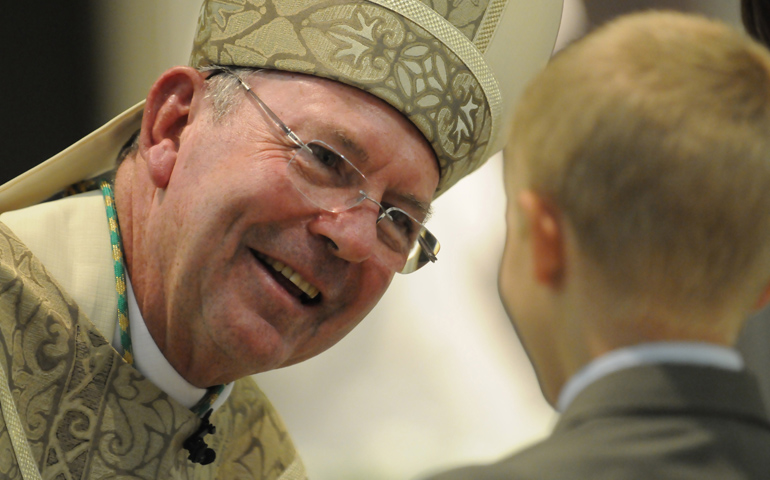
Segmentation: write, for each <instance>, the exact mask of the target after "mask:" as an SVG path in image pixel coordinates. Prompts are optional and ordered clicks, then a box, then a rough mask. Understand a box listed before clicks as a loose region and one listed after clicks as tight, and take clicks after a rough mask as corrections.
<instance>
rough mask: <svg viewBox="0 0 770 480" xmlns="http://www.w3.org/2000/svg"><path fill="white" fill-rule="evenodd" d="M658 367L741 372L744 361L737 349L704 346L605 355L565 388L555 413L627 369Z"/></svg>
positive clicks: (639, 348) (644, 347) (649, 347)
mask: <svg viewBox="0 0 770 480" xmlns="http://www.w3.org/2000/svg"><path fill="white" fill-rule="evenodd" d="M659 363H669V364H671V363H673V364H680V365H699V366H704V367H714V368H723V369H726V370H734V371H739V370H742V369H743V366H744V364H743V358H742V357H741V355H740V354H739V353H738V352H737V351H736V350H734V349H731V348H727V347H722V346H719V345H714V344H711V343H702V342H655V343H643V344H641V345H634V346H631V347H625V348H621V349H618V350H613V351H611V352H609V353H606V354H604V355H602V356H600V357H598V358H596V359H594V360H593V361H592V362H591V363H589V364H588V365H586V366H585V367H583V368H582V369H580V370H579V371H578V372H577V373H576V374H575V375H573V376H572V378H570V379H569V381H568V382H567V383H566V384H565V385H564V388H562V390H561V393H560V394H559V400H558V402H557V403H556V409H557V410H558V411H559V412H564V411H565V410H566V409H567V407H568V406H569V405H570V403H572V400H574V399H575V397H576V396H577V395H578V394H579V393H580V392H582V391H583V389H585V388H586V387H587V386H588V385H590V384H591V383H593V382H595V381H597V380H599V379H600V378H602V377H605V376H607V375H609V374H611V373H614V372H617V371H618V370H623V369H626V368H631V367H637V366H641V365H651V364H659Z"/></svg>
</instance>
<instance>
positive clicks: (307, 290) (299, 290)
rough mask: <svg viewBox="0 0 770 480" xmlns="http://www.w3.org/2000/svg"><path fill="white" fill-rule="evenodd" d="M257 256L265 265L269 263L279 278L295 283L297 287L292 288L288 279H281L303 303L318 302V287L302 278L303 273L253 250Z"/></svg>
mask: <svg viewBox="0 0 770 480" xmlns="http://www.w3.org/2000/svg"><path fill="white" fill-rule="evenodd" d="M251 252H252V253H253V254H254V256H255V257H257V259H258V260H260V261H261V262H262V263H263V264H264V265H267V266H268V267H270V268H271V269H272V270H273V272H274V275H275V276H276V279H277V280H279V281H280V280H282V279H285V280H288V281H289V282H290V283H291V285H293V286H294V287H296V288H291V286H290V285H288V284H287V282H286V281H280V283H281V284H282V285H283V286H284V288H286V289H287V290H289V292H290V293H293V294H294V295H295V296H296V297H298V298H299V299H300V301H301V302H302V303H308V302H312V303H317V300H319V299H320V298H318V297H319V296H318V293H319V291H318V289H317V288H316V287H314V286H313V285H311V284H310V282H308V281H307V280H305V279H304V278H302V275H300V274H299V273H297V272H295V271H294V269H292V268H291V267H290V266H288V265H286V264H284V263H282V262H279V261H278V260H274V259H272V258H270V257H268V256H266V255H264V254H262V253H259V252H257V251H256V250H252V251H251Z"/></svg>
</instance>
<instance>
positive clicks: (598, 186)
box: [506, 12, 770, 305]
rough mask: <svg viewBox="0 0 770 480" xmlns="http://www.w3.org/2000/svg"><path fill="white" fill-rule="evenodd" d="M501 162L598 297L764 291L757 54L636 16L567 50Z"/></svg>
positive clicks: (765, 127) (709, 27)
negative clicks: (586, 267)
mask: <svg viewBox="0 0 770 480" xmlns="http://www.w3.org/2000/svg"><path fill="white" fill-rule="evenodd" d="M511 156H513V157H515V158H514V159H512V160H509V161H517V160H516V158H522V159H523V161H525V162H526V163H525V164H526V169H527V170H528V172H529V185H528V188H530V189H532V190H534V191H536V192H538V193H539V194H541V195H543V196H544V197H546V198H547V199H549V200H550V201H552V202H554V203H555V204H556V206H557V207H558V208H559V210H560V211H561V212H563V214H564V216H565V217H566V219H567V220H568V221H569V222H570V224H571V227H572V228H573V229H574V231H575V235H576V237H577V243H578V245H579V247H580V249H581V251H582V252H584V253H585V254H586V255H587V256H588V257H589V258H590V259H592V260H593V261H594V262H595V263H596V265H597V266H598V267H599V269H600V271H602V272H603V273H604V274H605V275H606V279H607V280H608V283H609V284H610V285H614V286H617V287H618V288H623V289H626V290H630V291H632V292H638V293H641V294H643V295H646V296H652V297H653V298H658V297H662V298H666V299H668V300H674V301H677V302H685V304H689V305H692V304H694V303H693V302H697V303H700V304H701V305H711V304H714V302H720V301H723V300H726V299H727V298H728V297H727V296H732V298H735V296H736V295H737V296H739V297H741V298H745V300H746V301H749V298H751V297H752V296H753V299H754V300H756V296H757V295H758V294H759V292H760V291H761V289H762V288H764V286H765V284H766V282H768V280H769V279H770V55H768V53H767V51H766V50H765V49H764V48H763V47H761V46H760V45H759V44H757V43H755V42H754V41H753V40H751V39H750V38H748V36H746V35H744V34H742V33H739V32H736V31H734V30H732V29H731V28H729V27H727V26H725V25H722V24H721V23H718V22H715V21H711V20H707V19H705V18H700V17H694V16H689V15H684V14H679V13H672V12H645V13H639V14H633V15H629V16H626V17H622V18H620V19H617V20H615V21H613V22H611V23H609V24H608V25H606V26H604V27H602V28H600V29H598V30H597V31H595V32H594V33H592V34H590V35H589V36H588V37H586V38H584V39H583V40H581V41H579V42H577V43H575V44H573V45H571V46H570V47H568V48H567V49H565V50H564V51H563V52H561V53H559V54H557V55H556V57H554V59H553V60H552V62H551V63H550V64H549V65H548V66H547V67H546V69H545V71H544V72H542V74H541V75H540V76H538V77H536V78H535V79H534V80H533V82H532V83H531V84H530V85H529V87H528V88H527V90H526V91H525V93H524V95H523V97H522V99H521V101H520V104H519V105H518V108H517V113H516V115H515V118H514V122H513V126H512V131H511V137H510V142H509V146H508V147H507V149H506V157H511Z"/></svg>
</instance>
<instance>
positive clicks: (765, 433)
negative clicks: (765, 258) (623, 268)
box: [436, 365, 770, 480]
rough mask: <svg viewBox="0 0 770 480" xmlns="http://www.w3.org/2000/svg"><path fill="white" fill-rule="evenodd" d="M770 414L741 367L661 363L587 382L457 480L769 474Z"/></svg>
mask: <svg viewBox="0 0 770 480" xmlns="http://www.w3.org/2000/svg"><path fill="white" fill-rule="evenodd" d="M768 452H770V420H768V416H767V413H766V412H765V411H764V407H763V404H762V399H761V397H760V394H759V389H758V387H757V384H756V381H755V380H754V378H753V377H752V376H751V375H749V374H748V373H746V372H731V371H727V370H721V369H714V368H702V367H694V366H673V365H657V366H645V367H636V368H631V369H627V370H621V371H619V372H615V373H614V374H611V375H608V376H607V377H604V378H602V379H600V380H598V381H596V382H595V383H593V384H591V385H589V386H588V387H587V388H586V389H585V390H584V391H583V392H581V393H580V394H579V395H578V396H577V397H576V398H575V400H574V401H573V403H572V404H571V405H570V406H569V407H568V409H567V411H565V412H564V414H563V415H562V416H561V418H560V419H559V421H558V422H557V424H556V427H555V429H554V431H553V433H552V435H551V436H550V437H549V438H548V439H546V440H545V441H543V442H541V443H538V444H536V445H534V446H533V447H531V448H529V449H526V450H524V451H522V452H520V453H518V454H515V455H513V456H511V457H509V458H507V459H505V460H503V461H501V462H499V463H496V464H494V465H488V466H478V467H469V468H466V469H461V470H456V471H452V472H448V473H447V474H445V475H443V476H442V475H439V476H438V477H436V478H437V479H441V480H459V479H474V480H484V479H532V480H556V479H559V480H567V479H586V478H590V479H592V480H594V479H596V480H602V479H607V480H610V479H612V480H616V479H619V478H622V479H623V480H635V479H639V480H642V479H644V480H648V479H659V478H677V479H682V480H686V479H692V480H703V479H719V480H730V479H742V480H745V479H757V480H759V479H766V478H768V472H770V455H768Z"/></svg>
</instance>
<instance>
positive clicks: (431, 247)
mask: <svg viewBox="0 0 770 480" xmlns="http://www.w3.org/2000/svg"><path fill="white" fill-rule="evenodd" d="M218 73H227V74H229V75H232V76H233V77H234V78H235V79H237V80H238V83H239V84H240V85H241V86H242V87H243V88H244V90H246V92H247V93H248V94H249V95H250V96H251V98H253V99H254V101H256V102H257V105H259V107H260V109H261V110H262V112H263V113H264V114H265V115H266V116H267V117H268V118H269V119H270V121H271V122H272V123H273V124H274V125H275V126H276V127H277V128H278V129H279V130H280V131H281V133H283V134H284V135H286V136H287V137H288V138H289V140H291V142H292V143H293V144H294V145H295V146H296V148H297V151H296V152H295V153H294V156H293V157H292V158H291V160H289V163H288V164H287V173H288V175H287V176H288V178H289V180H290V181H291V183H292V184H293V185H294V187H295V188H296V189H297V191H299V193H301V194H302V195H303V196H304V197H305V198H306V199H307V200H309V201H310V202H311V203H312V204H314V205H315V206H317V207H319V208H321V209H323V210H326V211H328V212H333V213H339V212H344V211H346V210H350V209H351V208H353V207H356V206H358V205H360V204H361V203H362V202H363V201H364V200H369V201H370V202H372V203H374V204H375V205H377V207H378V208H379V215H378V216H377V221H376V225H377V238H378V239H379V241H380V242H381V243H382V245H383V246H384V247H385V248H384V249H380V250H381V252H382V253H380V254H378V257H379V258H380V259H381V260H382V261H383V262H385V263H386V264H387V265H388V266H389V267H391V268H392V269H393V271H396V272H399V273H403V274H406V273H412V272H414V271H416V270H418V269H419V268H421V267H422V266H424V265H425V264H427V263H428V262H435V261H436V254H438V251H439V249H440V248H441V246H440V244H439V242H438V240H437V239H436V237H435V236H434V235H433V234H431V233H430V232H429V231H428V229H427V228H425V225H423V224H422V222H420V221H419V220H417V219H416V218H414V217H413V216H412V215H410V214H409V213H407V212H405V211H404V210H401V209H400V208H397V207H385V206H383V205H382V204H381V203H380V202H378V201H377V200H375V199H374V198H372V197H370V196H369V194H368V193H367V192H366V191H367V188H366V187H367V180H366V177H365V176H364V174H363V173H361V171H360V170H359V169H358V168H356V166H355V165H353V163H351V162H350V160H348V159H347V158H345V156H344V155H342V154H341V153H339V152H338V151H337V150H335V149H334V147H332V146H331V145H329V144H328V143H326V142H323V141H321V140H312V141H310V142H308V143H305V142H303V141H302V140H301V139H300V138H299V137H298V136H297V135H296V134H295V133H294V132H293V131H292V130H291V129H290V128H289V127H288V126H287V125H286V124H285V123H283V121H281V119H280V118H278V116H277V115H276V114H275V113H274V112H273V111H272V110H271V109H270V107H268V106H267V105H266V104H265V102H263V101H262V100H261V99H260V98H259V97H258V96H257V94H256V93H254V91H253V90H252V89H251V87H249V85H248V84H246V82H244V81H243V79H242V78H241V77H240V76H239V75H238V74H237V73H235V72H234V71H232V70H230V69H227V68H220V69H216V70H214V73H213V74H212V76H213V75H216V74H218ZM209 78H211V76H209Z"/></svg>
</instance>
